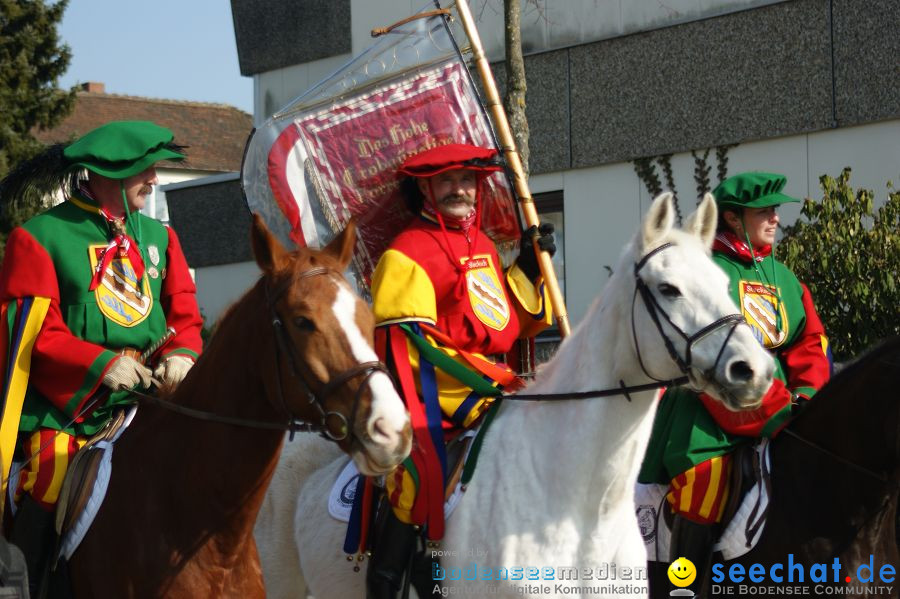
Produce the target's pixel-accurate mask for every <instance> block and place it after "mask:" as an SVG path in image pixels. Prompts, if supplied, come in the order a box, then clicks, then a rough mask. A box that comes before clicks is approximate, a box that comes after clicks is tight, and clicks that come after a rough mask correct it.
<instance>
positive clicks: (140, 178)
mask: <svg viewBox="0 0 900 599" xmlns="http://www.w3.org/2000/svg"><path fill="white" fill-rule="evenodd" d="M157 183H159V178H158V177H157V176H156V168H154V167H152V166H151V167H150V168H148V169H147V170H145V171H142V172H140V173H138V174H136V175H132V176H131V177H128V178H127V179H124V180H123V181H122V186H123V187H124V189H125V197H126V198H127V199H128V208H129V209H130V210H132V211H137V210H141V209H143V208H144V206H145V205H146V204H147V197H148V196H149V195H150V194H151V193H153V186H154V185H156V184H157Z"/></svg>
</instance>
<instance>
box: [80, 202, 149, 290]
mask: <svg viewBox="0 0 900 599" xmlns="http://www.w3.org/2000/svg"><path fill="white" fill-rule="evenodd" d="M78 191H80V192H81V193H82V195H84V196H85V197H87V198H90V199H91V200H93V199H94V197H93V196H92V195H91V194H90V193H89V192H88V190H87V189H86V188H84V187H80V188H79V190H78ZM95 201H96V200H95ZM92 208H93V206H92ZM96 208H97V212H98V213H99V214H100V216H102V217H103V218H105V219H106V223H107V225H108V226H109V232H110V234H111V235H112V239H110V240H109V243H107V244H106V247H105V248H103V251H102V252H101V253H100V256H99V258H98V260H97V268H95V269H94V275H93V276H92V277H91V284H90V286H89V287H88V291H93V290H94V289H96V288H97V287H99V286H100V283H102V282H103V274H104V273H105V272H106V269H107V268H108V267H109V265H110V264H111V263H112V261H113V259H115V258H116V256H118V257H120V258H124V257H126V256H127V257H128V259H129V260H130V261H131V266H132V268H134V276H135V277H136V279H137V281H138V283H140V281H141V279H142V278H143V277H144V259H143V257H142V256H141V252H140V250H139V249H138V245H137V244H136V243H135V242H134V240H133V239H132V238H131V237H129V236H128V234H127V233H126V232H125V221H124V220H123V219H122V218H114V217H112V216H110V214H109V213H108V212H107V211H106V210H104V209H103V208H100V207H99V206H97V207H96ZM113 248H115V250H116V251H114V252H113V251H110V250H112V249H113ZM138 289H140V284H139V285H138Z"/></svg>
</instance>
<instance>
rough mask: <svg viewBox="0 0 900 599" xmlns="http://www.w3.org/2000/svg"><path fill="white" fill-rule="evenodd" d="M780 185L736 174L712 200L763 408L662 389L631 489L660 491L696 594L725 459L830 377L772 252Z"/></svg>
mask: <svg viewBox="0 0 900 599" xmlns="http://www.w3.org/2000/svg"><path fill="white" fill-rule="evenodd" d="M786 183H787V179H786V178H785V177H784V176H783V175H776V174H769V173H743V174H740V175H737V176H734V177H731V178H729V179H726V180H725V181H723V182H722V183H721V184H720V185H719V186H718V187H717V188H716V189H715V190H714V191H713V196H714V197H715V198H716V204H717V206H718V208H719V227H718V231H717V235H716V238H715V241H714V243H713V260H714V261H715V262H716V263H717V264H718V265H719V267H720V268H722V270H724V271H725V273H726V274H727V275H728V277H729V279H730V290H731V295H732V297H733V299H734V301H735V304H737V305H738V306H739V307H740V310H741V313H742V314H743V315H744V317H745V319H746V320H747V323H748V324H749V325H750V327H751V328H752V329H753V333H754V334H755V335H756V337H757V339H758V340H759V342H760V343H761V344H762V345H763V346H764V347H766V348H767V349H769V350H770V351H771V352H772V355H773V357H774V359H775V364H776V370H775V380H774V381H773V383H772V386H771V387H770V388H769V391H768V392H767V393H766V395H765V396H764V397H763V400H762V405H761V406H760V407H759V408H758V409H756V410H754V411H751V412H730V411H728V410H727V409H725V408H724V407H723V406H722V404H720V403H718V402H716V401H715V400H713V399H712V398H711V397H709V396H708V395H706V394H705V393H700V394H698V393H696V392H694V391H691V390H689V389H687V388H685V387H678V388H674V389H670V390H668V391H667V392H666V394H665V395H664V396H663V398H662V400H661V401H660V404H659V408H658V410H657V413H656V419H655V420H654V423H653V433H652V435H651V438H650V442H649V445H648V447H647V452H646V454H645V458H644V463H643V465H642V467H641V472H640V474H639V477H638V481H639V482H641V483H660V484H668V485H669V492H668V494H667V495H666V499H667V500H668V503H669V506H670V508H671V510H672V512H673V513H674V520H673V524H672V539H671V543H670V552H669V556H670V559H671V560H674V559H676V558H678V557H686V558H687V559H689V560H691V561H692V562H693V563H694V566H695V567H696V568H697V578H696V580H695V582H694V583H693V584H692V585H691V586H692V590H694V591H695V592H697V593H698V594H699V593H700V589H701V587H702V585H703V581H704V579H705V576H706V574H707V572H708V568H709V560H710V557H711V554H712V544H713V536H714V535H713V533H714V530H713V529H714V527H715V525H716V524H718V523H719V522H721V519H722V516H723V512H724V510H725V507H726V505H727V503H728V496H729V492H730V491H731V490H730V489H729V484H728V483H729V480H730V472H731V470H732V459H731V453H732V452H733V451H734V450H735V449H736V448H737V447H738V446H740V445H745V444H747V443H751V442H753V440H754V439H756V438H759V437H774V436H775V435H776V434H777V433H778V432H779V431H780V430H781V429H782V428H783V427H784V426H785V425H786V424H787V423H788V420H789V418H790V416H791V414H792V409H793V408H794V407H795V406H796V405H798V403H800V402H803V401H806V400H809V399H810V398H811V397H812V396H813V395H814V394H815V393H816V391H818V390H819V389H820V388H821V387H822V386H823V385H824V384H825V383H826V382H827V381H828V378H829V376H830V374H831V360H830V355H829V352H828V340H827V339H826V337H825V331H824V328H823V327H822V323H821V321H820V320H819V316H818V315H817V314H816V310H815V307H814V306H813V302H812V298H811V296H810V293H809V289H807V287H806V286H805V285H804V284H803V283H801V282H800V281H799V280H798V279H797V277H796V276H795V275H794V273H793V272H791V270H790V269H789V268H787V267H786V266H785V265H784V264H782V263H781V262H779V261H777V260H776V259H775V257H774V255H773V252H772V248H773V246H774V243H775V233H776V231H777V228H778V222H779V218H778V213H777V212H776V209H777V207H778V206H780V205H781V204H785V203H788V202H799V201H800V200H798V199H796V198H792V197H791V196H788V195H786V194H784V193H783V191H782V190H783V189H784V186H785V184H786Z"/></svg>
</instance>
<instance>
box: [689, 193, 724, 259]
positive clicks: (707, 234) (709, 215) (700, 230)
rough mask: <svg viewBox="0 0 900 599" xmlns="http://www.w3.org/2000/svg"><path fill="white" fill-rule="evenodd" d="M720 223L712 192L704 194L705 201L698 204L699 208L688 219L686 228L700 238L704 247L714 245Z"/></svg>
mask: <svg viewBox="0 0 900 599" xmlns="http://www.w3.org/2000/svg"><path fill="white" fill-rule="evenodd" d="M718 224H719V210H718V208H716V201H715V199H713V196H712V194H711V193H709V192H707V193H706V194H704V196H703V201H702V202H700V205H699V206H697V210H696V211H695V212H694V213H693V214H691V215H690V216H689V217H688V219H687V224H686V225H685V227H684V230H685V231H687V232H688V233H690V234H691V235H694V236H695V237H699V238H700V242H701V243H702V244H703V247H707V248H708V247H712V242H713V239H714V238H715V236H716V227H717V226H718Z"/></svg>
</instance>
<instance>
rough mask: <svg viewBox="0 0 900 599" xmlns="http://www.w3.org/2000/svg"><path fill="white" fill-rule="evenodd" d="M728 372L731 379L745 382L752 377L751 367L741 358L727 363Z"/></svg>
mask: <svg viewBox="0 0 900 599" xmlns="http://www.w3.org/2000/svg"><path fill="white" fill-rule="evenodd" d="M728 374H729V376H730V377H731V379H732V380H734V381H740V382H743V383H745V382H747V381H749V380H751V379H752V378H753V369H752V368H750V365H749V364H747V363H746V362H744V361H743V360H739V361H737V362H732V363H731V364H729V366H728Z"/></svg>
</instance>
